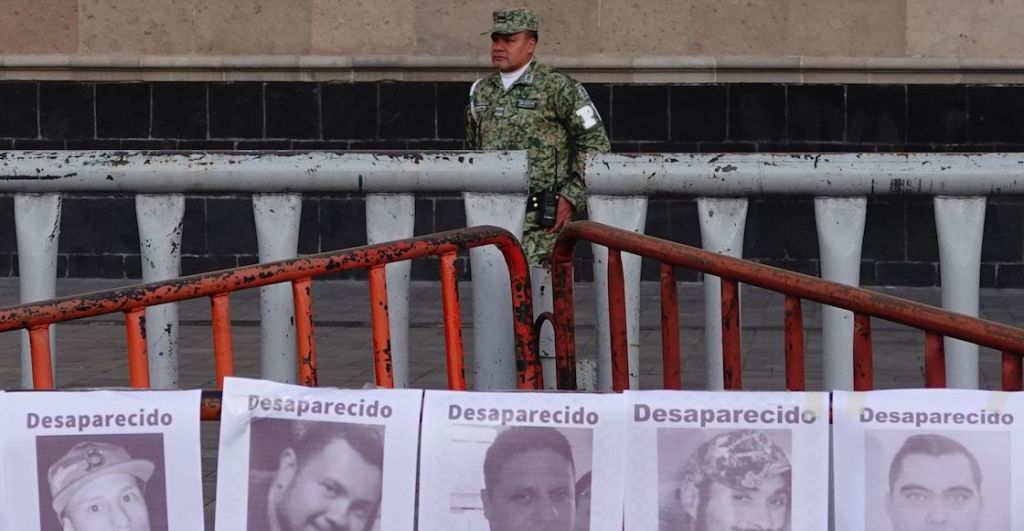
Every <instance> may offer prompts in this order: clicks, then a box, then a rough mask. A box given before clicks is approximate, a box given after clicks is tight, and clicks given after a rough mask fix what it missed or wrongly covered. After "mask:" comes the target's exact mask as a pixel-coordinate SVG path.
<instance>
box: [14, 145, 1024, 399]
mask: <svg viewBox="0 0 1024 531" xmlns="http://www.w3.org/2000/svg"><path fill="white" fill-rule="evenodd" d="M525 172H526V160H525V154H524V153H522V152H505V153H485V152H445V153H397V152H381V153H323V152H296V153H267V152H232V153H145V152H63V151H61V152H18V151H7V152H0V192H8V193H11V192H13V193H15V194H16V197H15V219H16V224H17V235H18V254H19V264H20V269H21V271H22V282H21V295H22V301H23V302H29V301H34V300H41V299H47V298H51V297H53V295H54V291H55V289H54V286H55V284H54V278H55V274H56V250H57V239H58V236H59V227H60V194H61V193H75V192H105V193H111V192H123V193H135V194H138V195H137V201H136V209H137V213H138V218H139V233H140V240H141V252H142V254H143V257H144V259H143V261H142V262H143V275H144V279H145V280H147V281H151V280H160V279H166V278H171V277H174V276H177V272H178V269H179V263H180V255H179V254H178V251H177V250H178V249H180V248H181V246H180V239H181V230H180V228H181V220H182V216H183V210H184V202H183V197H182V195H181V194H184V193H222V192H223V193H254V196H253V210H254V215H255V217H256V225H257V233H258V234H257V239H258V242H259V250H260V260H261V261H265V260H274V259H280V258H287V257H291V256H294V255H295V254H296V246H297V232H298V220H299V214H300V208H301V202H300V200H299V199H300V196H299V195H298V194H300V193H304V192H356V193H359V192H362V193H367V194H368V196H367V209H366V210H367V238H368V241H370V242H379V241H386V240H393V239H400V238H405V237H409V236H411V235H412V227H413V195H412V194H413V193H415V192H453V191H461V192H464V197H465V201H466V216H467V224H468V225H470V226H472V225H481V224H494V225H498V226H502V227H505V228H507V229H509V230H510V231H512V232H513V233H514V234H517V235H518V234H520V233H521V229H522V221H523V216H524V215H525V212H524V201H523V196H524V194H525V191H526V189H527V184H526V177H525ZM587 185H588V190H589V193H590V197H589V198H588V207H589V210H590V214H589V215H590V218H591V219H593V220H595V221H599V222H602V223H607V224H610V225H614V226H618V227H622V228H626V229H630V230H634V231H637V232H640V231H643V229H644V225H645V222H646V208H647V197H648V196H649V195H655V194H676V195H689V196H696V197H697V204H698V212H699V222H700V228H701V238H702V242H703V245H704V247H705V248H707V249H711V250H715V251H717V252H722V253H726V254H730V255H734V256H741V255H742V251H743V249H742V245H743V230H744V227H745V223H746V212H747V197H748V196H751V195H760V194H800V195H810V196H814V197H815V201H814V207H815V216H816V221H817V231H818V240H819V247H820V250H821V271H822V276H823V277H824V278H827V279H830V280H835V281H839V282H844V283H847V284H853V285H856V284H859V280H860V279H859V272H860V257H861V243H862V240H863V233H864V221H865V213H866V204H867V200H866V198H867V196H874V195H887V194H892V195H904V194H915V195H929V196H933V197H934V199H933V202H934V208H935V215H936V226H937V230H938V239H939V253H940V262H941V271H942V277H941V278H942V297H943V306H944V307H946V308H947V309H951V310H954V311H958V312H961V313H965V314H968V315H977V313H978V284H979V278H978V277H979V269H980V260H981V240H982V238H981V236H982V233H983V224H984V217H985V203H986V200H985V197H986V196H988V195H992V194H1021V193H1024V156H1021V155H1010V154H919V153H914V154H875V153H851V154H824V153H822V154H719V155H713V154H701V155H697V154H650V155H622V154H606V155H598V156H596V157H595V158H594V159H592V160H590V161H589V162H588V174H587ZM593 250H594V259H595V265H594V275H595V280H596V281H597V282H598V283H599V285H603V283H604V282H605V268H604V262H605V260H606V256H607V254H606V252H605V250H604V249H603V248H600V247H598V246H594V249H593ZM471 256H472V268H473V271H472V272H473V278H474V290H473V297H474V299H473V302H474V312H475V315H474V321H475V323H476V327H475V330H474V334H475V336H476V337H475V341H474V345H475V352H474V371H475V377H476V382H477V387H478V388H481V389H497V388H507V387H511V386H512V385H513V382H514V367H511V366H510V365H509V364H507V363H504V364H503V363H501V360H502V359H510V357H511V351H509V352H505V351H504V349H505V346H510V345H511V339H510V338H511V329H510V325H509V323H510V322H511V320H510V319H508V318H507V314H506V312H507V308H508V307H509V305H508V304H507V303H506V301H502V300H496V297H495V296H494V294H496V293H504V291H505V290H504V289H503V288H501V287H500V286H501V285H503V283H504V282H507V279H506V278H505V277H503V275H504V270H503V266H502V264H503V262H501V260H500V257H498V256H496V255H489V254H487V251H486V250H474V251H473V254H472V255H471ZM624 269H625V272H626V276H627V310H628V315H629V324H628V327H629V330H628V331H629V337H630V345H629V352H630V374H631V376H632V378H633V382H632V383H633V385H636V383H637V382H636V380H637V367H638V365H637V360H638V355H639V339H638V338H639V333H638V332H639V325H638V322H639V320H638V316H639V290H638V287H639V278H640V260H639V259H638V258H637V257H631V256H627V257H624ZM408 280H409V269H408V264H407V263H405V264H392V265H390V266H388V285H389V288H391V289H390V290H389V297H390V300H389V306H390V310H391V316H392V342H393V345H392V346H393V353H394V357H395V381H396V384H398V385H405V384H406V383H407V381H408V373H407V369H406V363H407V355H408ZM534 281H535V284H540V283H542V282H550V279H549V278H546V275H543V274H541V272H539V271H534ZM536 287H537V286H536V285H535V288H536ZM705 289H706V294H707V296H706V302H705V303H706V304H707V305H708V308H717V306H718V302H719V292H718V283H717V279H711V278H709V279H707V280H706V282H705ZM539 291H540V290H539V289H535V293H536V292H539ZM544 292H545V293H550V289H546V290H544ZM597 294H598V304H597V308H596V311H597V322H598V347H599V350H598V386H599V387H601V388H609V387H610V383H611V376H610V370H609V367H610V347H609V340H608V322H607V299H606V297H607V291H606V290H605V289H601V287H600V286H599V288H598V289H597ZM537 307H538V308H543V307H544V306H543V301H539V300H538V301H537ZM150 311H151V312H153V315H152V316H150V315H147V326H149V327H150V328H149V329H148V330H147V332H148V338H149V342H150V345H149V348H150V352H151V353H159V352H164V353H165V354H166V355H165V356H163V357H161V358H162V359H161V360H157V359H154V360H153V362H151V367H152V369H151V370H152V372H153V375H152V381H153V382H154V385H155V386H161V387H173V386H174V385H176V383H177V361H176V360H177V357H176V352H177V349H176V341H177V330H176V322H177V320H176V314H175V311H174V308H173V307H164V308H159V309H152V310H150ZM290 312H291V303H290V295H289V294H288V293H287V290H283V292H282V293H277V294H275V293H274V289H268V290H266V292H265V293H263V294H262V297H261V315H262V317H263V327H262V334H263V348H262V362H263V372H264V376H266V377H268V378H273V379H276V380H282V381H290V380H292V379H293V378H294V374H295V369H294V355H293V352H294V350H293V349H294V337H293V335H292V334H293V333H294V331H293V330H292V329H291V327H290V325H289V323H290V319H289V316H290V315H289V314H290ZM706 314H707V315H708V318H707V319H708V320H707V322H706V324H705V326H706V337H718V335H720V324H719V322H718V320H717V319H714V318H713V316H715V315H717V310H715V311H707V312H706ZM822 321H823V324H822V326H823V343H824V350H825V362H824V364H823V368H824V386H825V388H827V389H847V388H849V387H850V386H851V385H852V362H851V360H852V356H851V355H850V352H851V348H852V347H851V344H852V340H851V338H852V333H853V332H852V320H851V316H850V315H849V314H848V312H844V311H841V310H838V309H835V308H826V309H824V311H823V317H822ZM168 324H170V325H172V326H170V327H168V326H167V325H168ZM706 344H707V357H708V382H709V387H710V388H720V387H721V381H722V380H721V378H722V376H721V345H720V344H719V343H718V342H716V341H708V342H706ZM22 348H23V353H22V355H23V358H22V359H23V371H22V374H23V382H28V381H30V377H31V375H30V368H29V366H28V364H27V361H26V360H27V359H28V357H27V345H26V344H23V347H22ZM946 349H947V351H948V352H950V356H949V357H948V361H947V372H948V377H947V381H948V382H949V384H950V386H952V387H976V386H977V385H978V368H977V367H978V365H977V347H975V346H973V345H968V344H964V343H962V342H959V341H956V340H951V339H947V340H946ZM541 350H542V355H551V353H552V351H553V349H552V341H551V337H550V329H549V328H548V329H545V331H544V333H543V334H542V338H541ZM550 370H551V367H550V364H547V366H546V371H545V372H546V373H548V374H546V376H550ZM546 379H547V380H549V381H553V379H552V378H550V377H548V378H546Z"/></svg>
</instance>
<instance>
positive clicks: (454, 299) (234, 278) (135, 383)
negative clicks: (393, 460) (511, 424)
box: [0, 226, 543, 418]
mask: <svg viewBox="0 0 1024 531" xmlns="http://www.w3.org/2000/svg"><path fill="white" fill-rule="evenodd" d="M485 245H495V246H497V247H498V249H500V250H501V253H502V255H504V258H505V262H506V264H507V265H508V270H509V277H510V289H511V293H512V316H513V317H512V318H513V321H514V322H513V329H514V332H515V352H516V367H517V379H518V381H517V385H518V387H519V388H520V389H541V388H542V387H543V382H542V371H541V369H540V359H539V358H538V356H537V350H536V348H535V340H534V328H533V322H532V320H531V318H532V316H533V304H532V299H531V294H530V275H529V270H528V269H527V265H526V258H525V256H524V255H523V251H522V248H520V247H519V243H518V241H517V240H516V238H515V237H514V236H513V235H512V234H510V233H509V232H507V231H505V230H504V229H500V228H498V227H490V226H484V227H473V228H467V229H458V230H453V231H448V232H441V233H438V234H432V235H429V236H420V237H417V238H410V239H407V240H401V241H395V242H388V243H381V244H376V245H367V246H364V247H356V248H352V249H344V250H340V251H332V252H327V253H322V254H316V255H310V256H304V257H301V258H295V259H291V260H283V261H279V262H271V263H265V264H257V265H253V266H247V267H239V268H236V269H227V270H223V271H215V272H211V273H203V274H199V275H192V276H188V277H182V278H178V279H174V280H169V281H164V282H154V283H149V284H140V285H136V286H129V287H125V288H120V289H115V290H109V291H101V292H95V293H89V294H85V295H79V296H72V297H64V298H59V299H54V300H51V301H45V302H39V303H33V304H25V305H21V306H12V307H8V308H0V332H6V331H11V330H19V329H27V330H28V332H29V341H30V344H31V350H32V380H33V387H34V388H36V389H52V388H53V387H54V378H53V367H52V366H51V362H50V336H49V328H50V325H51V324H53V323H58V322H61V321H70V320H74V319H81V318H85V317H93V316H97V315H105V314H110V313H115V312H123V313H124V314H125V326H126V331H127V336H128V337H127V346H128V370H129V381H130V385H131V386H132V387H136V388H148V387H149V361H148V357H147V352H146V338H145V324H144V317H145V309H146V307H148V306H155V305H158V304H165V303H169V302H177V301H183V300H188V299H196V298H200V297H209V298H210V301H211V315H212V328H213V345H214V360H215V361H214V365H215V372H216V377H217V386H218V388H220V387H221V385H222V384H223V380H224V377H225V376H230V375H232V374H233V372H234V353H233V349H232V341H231V310H230V302H229V297H228V294H229V293H230V292H232V291H238V290H243V289H251V288H258V287H260V286H266V285H269V284H276V283H280V282H291V284H292V293H293V295H294V300H295V332H296V342H297V356H298V362H299V382H300V383H301V384H303V385H307V386H316V385H317V373H316V349H315V342H314V337H313V311H312V296H311V283H312V282H311V281H312V278H313V277H316V276H321V275H327V274H335V273H339V272H342V271H348V270H353V269H369V270H370V271H369V284H370V303H371V304H370V306H371V320H372V327H373V361H374V375H375V379H376V383H377V385H379V386H381V387H394V379H393V376H392V367H391V351H390V343H391V338H390V329H389V327H388V310H387V299H388V296H387V281H386V276H385V274H384V266H385V265H386V264H389V263H393V262H400V261H403V260H412V259H416V258H423V257H427V256H439V257H440V263H441V279H442V280H441V291H442V301H443V313H444V331H445V351H446V356H447V364H448V387H449V388H450V389H457V390H461V389H465V388H466V378H465V370H464V359H463V348H462V335H461V317H460V307H459V297H458V285H457V282H456V277H455V273H456V271H455V265H454V264H455V258H456V255H457V252H458V251H459V250H460V249H469V248H473V247H481V246H485ZM206 397H207V398H208V400H204V408H203V418H215V417H216V416H217V412H218V411H219V409H218V408H219V400H217V397H218V395H217V393H207V394H206Z"/></svg>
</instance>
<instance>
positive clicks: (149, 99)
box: [0, 81, 1024, 287]
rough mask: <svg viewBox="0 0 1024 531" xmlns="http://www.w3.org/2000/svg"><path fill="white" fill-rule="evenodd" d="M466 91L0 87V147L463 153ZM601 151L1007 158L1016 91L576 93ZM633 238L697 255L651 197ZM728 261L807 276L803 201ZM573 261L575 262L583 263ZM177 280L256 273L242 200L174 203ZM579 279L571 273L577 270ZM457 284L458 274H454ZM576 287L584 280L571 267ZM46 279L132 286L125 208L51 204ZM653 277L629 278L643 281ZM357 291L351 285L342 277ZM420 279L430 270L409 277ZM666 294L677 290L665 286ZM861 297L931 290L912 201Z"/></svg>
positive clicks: (757, 226)
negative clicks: (605, 142) (593, 118)
mask: <svg viewBox="0 0 1024 531" xmlns="http://www.w3.org/2000/svg"><path fill="white" fill-rule="evenodd" d="M468 88H469V83H430V82H388V81H382V82H373V83H253V82H245V83H201V82H194V83H100V82H96V83H92V82H88V83H80V82H16V81H10V82H7V81H5V82H0V149H132V150H136V149H141V150H173V149H178V150H225V149H251V150H284V149H303V150H333V149H339V150H384V149H403V150H447V149H463V148H464V135H463V130H462V108H463V106H464V105H465V101H466V94H467V91H468ZM588 89H589V91H590V94H591V96H592V97H593V99H594V102H595V104H596V106H597V108H598V110H599V111H600V112H601V114H602V116H603V117H604V118H605V122H606V125H607V127H608V130H609V136H610V138H611V140H612V146H613V149H614V150H615V151H619V152H716V153H717V152H840V151H869V152H870V151H876V152H879V151H885V152H889V151H922V152H964V151H970V152H995V151H1011V152H1012V151H1021V147H1024V86H988V85H792V84H731V85H614V84H592V85H589V86H588ZM12 210H13V200H12V199H11V197H10V196H6V197H5V196H0V275H14V274H17V255H16V253H17V249H16V245H15V238H14V217H13V214H12ZM364 216H365V206H364V203H363V200H362V197H361V196H350V195H320V196H314V197H307V198H305V200H304V203H303V212H302V226H301V231H300V244H299V250H300V252H302V253H313V252H320V251H327V250H332V249H338V248H344V247H350V246H354V245H360V244H363V243H365V217H364ZM416 216H417V217H416V233H417V234H426V233H430V232H434V231H440V230H446V229H451V228H458V227H461V226H463V225H464V224H465V217H464V214H463V212H462V207H461V201H460V199H459V198H458V197H457V196H445V195H442V196H427V197H420V198H418V199H417V201H416ZM647 233H648V234H652V235H655V236H659V237H663V238H667V239H671V240H675V241H680V242H684V243H690V244H695V245H697V244H699V243H700V235H699V229H698V225H697V211H696V205H695V202H694V201H693V199H692V198H687V197H654V198H652V199H651V201H650V210H649V213H648V223H647ZM744 246H745V256H746V257H748V258H753V259H757V260H759V261H762V262H765V263H770V264H773V265H778V266H781V267H785V268H788V269H794V270H798V271H803V272H807V273H812V274H816V273H817V272H818V258H817V257H818V245H817V236H816V234H815V229H814V213H813V202H812V199H811V198H810V197H758V198H752V201H751V205H750V211H749V217H748V222H747V230H746V241H745V244H744ZM585 247H586V246H581V249H580V254H581V260H585V259H586V255H587V254H589V250H588V249H586V248H585ZM183 250H184V256H183V259H182V269H183V273H185V274H189V273H196V272H200V271H207V270H212V269H219V268H225V267H233V266H236V265H243V264H250V263H254V262H256V238H255V229H254V224H253V218H252V210H251V206H250V199H249V198H248V197H237V196H235V197H220V196H192V197H190V198H189V199H188V200H187V204H186V220H185V232H184V236H183ZM982 260H983V265H982V285H983V286H995V287H1024V201H1022V200H1020V199H1018V198H1015V197H996V198H993V199H992V200H991V201H990V203H989V207H988V210H987V215H986V230H985V240H984V242H983V250H982ZM580 265H583V263H582V262H581V264H580ZM459 266H460V271H461V272H462V274H463V275H464V276H468V264H467V263H466V262H465V259H464V258H460V264H459ZM577 271H578V275H579V276H580V277H581V278H582V279H589V278H590V276H591V272H590V268H589V267H578V268H577ZM59 274H60V275H61V276H71V277H112V278H123V277H127V278H138V277H139V275H140V259H139V255H138V234H137V228H136V224H135V210H134V203H133V200H132V198H130V197H126V196H74V197H69V198H66V199H65V202H64V212H63V217H62V234H61V240H60V258H59ZM656 274H657V268H656V265H655V264H645V277H646V278H651V279H653V278H656ZM354 275H356V276H361V275H362V274H361V273H354ZM413 275H414V278H417V279H433V278H436V263H431V262H429V261H420V262H418V263H415V264H414V266H413ZM680 276H681V278H683V279H695V278H696V276H695V275H693V274H687V273H683V272H680ZM862 281H863V283H864V284H866V285H909V286H933V285H936V284H938V282H939V272H938V248H937V243H936V239H935V222H934V215H933V213H932V208H931V200H930V198H925V197H879V198H872V199H869V203H868V216H867V229H866V233H865V240H864V257H863V262H862Z"/></svg>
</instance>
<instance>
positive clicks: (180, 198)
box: [135, 194, 185, 389]
mask: <svg viewBox="0 0 1024 531" xmlns="http://www.w3.org/2000/svg"><path fill="white" fill-rule="evenodd" d="M135 217H136V222H137V224H138V227H139V248H140V250H141V254H142V280H143V281H144V282H157V281H160V280H170V279H172V278H176V277H179V276H181V233H182V230H183V228H184V217H185V196H184V195H182V194H165V195H150V194H139V195H137V196H135ZM178 328H179V327H178V305H177V304H174V303H170V304H161V305H159V306H150V307H149V308H146V349H147V351H148V352H149V354H150V355H151V358H150V360H149V369H150V379H151V380H152V384H153V387H154V388H156V389H174V388H177V387H178V364H179V357H178Z"/></svg>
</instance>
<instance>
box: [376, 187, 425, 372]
mask: <svg viewBox="0 0 1024 531" xmlns="http://www.w3.org/2000/svg"><path fill="white" fill-rule="evenodd" d="M415 221H416V197H415V196H414V195H413V194H367V196H366V242H367V243H370V244H374V243H382V242H387V241H392V240H401V239H405V238H411V237H412V235H413V227H414V224H415ZM411 269H412V262H410V261H404V262H396V263H393V264H388V265H387V266H386V267H385V271H386V277H387V286H388V319H389V320H390V329H391V364H392V365H391V369H392V377H393V378H394V382H395V387H398V388H404V387H409V272H410V270H411Z"/></svg>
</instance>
